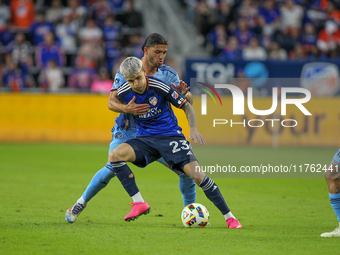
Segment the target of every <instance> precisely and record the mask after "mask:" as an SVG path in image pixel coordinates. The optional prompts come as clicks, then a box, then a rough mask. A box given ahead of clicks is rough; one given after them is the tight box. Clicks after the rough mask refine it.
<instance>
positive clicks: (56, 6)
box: [0, 0, 340, 93]
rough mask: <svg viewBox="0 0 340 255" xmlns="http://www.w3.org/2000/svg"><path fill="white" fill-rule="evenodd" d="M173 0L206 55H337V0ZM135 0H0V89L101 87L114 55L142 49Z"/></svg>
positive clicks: (106, 84) (106, 85)
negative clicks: (193, 31)
mask: <svg viewBox="0 0 340 255" xmlns="http://www.w3.org/2000/svg"><path fill="white" fill-rule="evenodd" d="M177 1H179V2H180V4H181V5H182V6H183V7H185V8H186V17H187V19H188V22H189V23H191V24H192V26H195V27H196V28H197V30H198V31H199V37H198V39H199V40H200V41H201V43H202V45H203V46H204V47H206V49H207V50H208V51H209V52H210V53H211V56H214V57H219V58H224V59H227V60H239V59H244V60H277V61H282V60H294V61H299V60H303V61H306V60H330V59H331V60H333V59H338V58H339V56H340V50H339V49H340V47H339V45H340V29H339V25H340V11H339V8H340V0H319V1H316V0H258V1H255V0H177ZM136 2H137V0H135V1H134V0H51V1H47V0H34V1H33V0H7V1H6V0H0V55H1V61H0V74H1V77H2V78H1V80H0V90H1V91H21V90H24V89H26V88H38V89H39V90H44V91H50V92H57V91H61V90H63V89H64V88H67V89H68V91H69V90H72V91H77V92H78V91H79V92H82V91H83V92H90V91H92V92H95V93H108V92H109V91H110V89H111V86H112V79H113V77H114V74H115V73H116V72H117V71H118V68H119V64H120V63H121V61H122V59H124V58H125V57H126V56H128V55H133V56H136V57H142V56H143V52H142V49H141V45H142V43H143V41H144V38H143V37H142V35H143V15H142V13H140V12H139V11H137V10H136V8H135V3H136ZM168 60H169V61H171V58H168Z"/></svg>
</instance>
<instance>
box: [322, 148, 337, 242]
mask: <svg viewBox="0 0 340 255" xmlns="http://www.w3.org/2000/svg"><path fill="white" fill-rule="evenodd" d="M339 162H340V149H339V150H338V151H337V152H336V153H335V155H334V157H333V160H332V162H331V163H330V165H329V167H328V169H327V171H326V172H325V178H326V182H327V186H328V191H329V199H330V201H331V205H332V207H333V210H334V212H335V215H336V217H337V218H338V222H339V226H338V227H336V228H335V229H334V230H333V231H332V232H326V233H322V234H321V237H340V169H339V168H340V165H339Z"/></svg>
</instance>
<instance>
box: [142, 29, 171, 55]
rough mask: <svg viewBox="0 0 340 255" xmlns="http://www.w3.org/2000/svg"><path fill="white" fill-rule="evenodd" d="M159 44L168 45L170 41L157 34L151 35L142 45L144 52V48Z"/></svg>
mask: <svg viewBox="0 0 340 255" xmlns="http://www.w3.org/2000/svg"><path fill="white" fill-rule="evenodd" d="M159 44H163V45H168V40H166V39H165V38H164V37H163V36H162V35H160V34H157V33H153V34H149V35H148V37H146V39H145V42H144V43H143V45H142V51H143V52H144V47H146V48H150V47H152V46H155V45H159Z"/></svg>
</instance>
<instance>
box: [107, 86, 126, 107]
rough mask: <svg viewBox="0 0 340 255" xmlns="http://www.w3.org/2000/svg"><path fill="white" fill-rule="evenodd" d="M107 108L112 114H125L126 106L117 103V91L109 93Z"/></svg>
mask: <svg viewBox="0 0 340 255" xmlns="http://www.w3.org/2000/svg"><path fill="white" fill-rule="evenodd" d="M108 106H109V109H110V110H111V111H113V112H119V113H121V112H123V113H126V104H123V103H122V102H120V101H119V99H118V97H117V90H114V91H111V92H110V96H109V102H108Z"/></svg>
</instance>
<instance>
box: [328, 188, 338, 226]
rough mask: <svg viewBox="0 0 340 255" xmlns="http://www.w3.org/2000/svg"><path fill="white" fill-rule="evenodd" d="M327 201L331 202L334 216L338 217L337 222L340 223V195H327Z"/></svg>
mask: <svg viewBox="0 0 340 255" xmlns="http://www.w3.org/2000/svg"><path fill="white" fill-rule="evenodd" d="M329 200H330V201H331V205H332V207H333V210H334V212H335V215H336V217H338V221H339V222H340V194H331V193H329Z"/></svg>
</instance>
